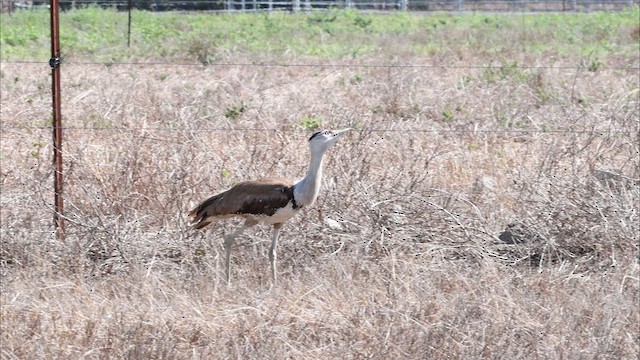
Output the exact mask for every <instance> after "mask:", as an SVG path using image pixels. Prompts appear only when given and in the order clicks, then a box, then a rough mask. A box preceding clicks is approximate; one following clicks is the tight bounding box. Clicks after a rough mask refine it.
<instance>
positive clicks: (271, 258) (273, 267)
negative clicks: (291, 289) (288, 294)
mask: <svg viewBox="0 0 640 360" xmlns="http://www.w3.org/2000/svg"><path fill="white" fill-rule="evenodd" d="M281 227H282V223H277V224H273V237H272V238H271V248H270V249H269V261H270V262H271V277H272V278H273V284H274V285H276V284H277V283H278V278H277V277H276V247H277V246H278V235H280V228H281Z"/></svg>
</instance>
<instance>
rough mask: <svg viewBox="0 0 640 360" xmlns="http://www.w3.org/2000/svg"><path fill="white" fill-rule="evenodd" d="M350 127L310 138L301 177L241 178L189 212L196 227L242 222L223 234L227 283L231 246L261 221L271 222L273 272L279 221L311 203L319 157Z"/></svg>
mask: <svg viewBox="0 0 640 360" xmlns="http://www.w3.org/2000/svg"><path fill="white" fill-rule="evenodd" d="M349 130H351V129H343V130H338V131H329V130H325V131H319V132H317V133H315V134H313V135H312V136H311V137H310V138H309V150H310V152H311V163H310V165H309V170H308V171H307V174H306V175H305V177H304V178H302V179H300V180H298V181H297V182H293V181H290V180H287V179H281V178H263V179H259V180H251V181H245V182H242V183H240V184H238V185H236V186H234V187H232V188H231V189H229V190H227V191H225V192H222V193H220V194H217V195H214V196H212V197H210V198H208V199H207V200H205V201H203V202H202V203H201V204H200V205H198V206H197V207H196V208H195V209H193V210H192V211H191V212H190V213H189V216H190V217H192V220H191V222H192V223H193V224H194V225H193V227H194V228H195V229H201V228H203V227H205V226H207V225H208V224H210V223H211V222H214V221H216V220H219V219H225V218H231V217H240V218H243V219H244V220H245V221H244V224H242V225H241V226H240V227H239V228H238V229H236V230H235V231H234V232H232V233H230V234H226V235H224V236H223V238H224V249H225V252H226V259H225V264H226V268H227V283H229V282H230V280H231V265H230V257H231V247H232V246H233V242H234V240H235V239H236V238H237V237H238V236H240V234H242V232H244V230H245V229H247V228H250V227H252V226H255V225H257V224H260V223H264V224H272V225H273V235H272V238H271V247H270V249H269V261H270V263H271V276H272V277H273V282H274V284H275V283H277V276H276V247H277V246H278V235H279V234H280V228H281V227H282V224H283V223H284V222H285V221H287V220H289V219H290V218H291V217H293V216H294V215H295V214H296V213H298V212H299V211H300V209H302V208H304V207H307V206H311V205H313V203H314V202H315V200H316V198H317V197H318V193H319V191H320V182H321V178H322V158H323V156H324V154H325V152H326V151H327V150H328V149H329V148H330V147H331V145H333V144H334V143H335V142H336V141H337V140H338V138H339V137H340V136H341V135H343V134H344V133H345V132H347V131H349Z"/></svg>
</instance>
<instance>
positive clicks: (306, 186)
mask: <svg viewBox="0 0 640 360" xmlns="http://www.w3.org/2000/svg"><path fill="white" fill-rule="evenodd" d="M323 157H324V152H318V153H313V152H312V153H311V164H310V165H309V170H307V175H306V176H305V177H304V178H303V179H302V180H300V181H298V182H297V183H296V184H295V186H294V189H293V196H294V198H295V200H296V204H298V205H299V206H310V205H312V204H313V203H314V202H315V201H316V198H317V197H318V193H319V192H320V183H321V181H322V158H323Z"/></svg>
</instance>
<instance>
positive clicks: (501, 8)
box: [0, 0, 640, 12]
mask: <svg viewBox="0 0 640 360" xmlns="http://www.w3.org/2000/svg"><path fill="white" fill-rule="evenodd" d="M639 4H640V0H435V1H434V0H63V1H60V7H61V8H62V10H68V9H71V8H77V7H86V6H91V5H97V6H101V7H115V8H117V9H119V10H127V9H129V8H133V9H142V10H149V11H172V10H182V11H274V10H283V11H294V12H297V11H313V10H322V9H328V8H338V9H357V10H366V11H396V10H402V11H427V12H429V11H494V12H509V11H517V12H520V11H527V12H543V11H585V12H588V11H598V10H620V9H623V8H626V7H629V6H633V5H639ZM2 5H3V6H2V9H0V10H2V11H12V10H13V9H21V8H30V7H43V6H45V7H46V6H48V5H49V1H43V0H33V1H12V2H10V3H5V2H4V1H3V2H2Z"/></svg>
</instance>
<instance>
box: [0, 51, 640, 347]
mask: <svg viewBox="0 0 640 360" xmlns="http://www.w3.org/2000/svg"><path fill="white" fill-rule="evenodd" d="M419 61H420V60H419V59H415V63H419ZM1 70H2V79H3V81H2V94H3V96H2V124H3V132H2V177H1V179H2V209H1V216H2V224H1V227H0V230H1V235H2V247H1V253H0V270H1V271H2V283H1V290H2V294H1V297H0V299H1V301H2V310H1V319H2V323H1V326H2V357H3V358H6V359H24V358H258V357H259V358H278V359H281V358H296V359H297V358H330V357H340V358H611V359H613V358H615V359H633V358H636V357H637V355H638V353H639V351H640V349H639V345H638V343H639V340H640V329H639V325H638V324H640V310H639V309H638V303H639V301H640V296H639V295H640V293H639V291H640V284H639V282H640V280H639V279H640V272H639V268H638V232H639V231H640V229H639V225H638V208H639V206H640V190H639V188H638V180H639V179H640V170H639V168H640V164H639V159H638V150H639V145H638V134H639V132H638V131H639V130H638V129H639V120H638V118H639V93H638V83H637V71H635V70H623V69H611V68H609V69H606V68H604V69H596V71H589V69H587V68H586V67H580V68H565V67H560V68H535V67H534V68H522V67H519V66H513V65H510V64H504V66H497V67H493V68H474V67H456V68H432V67H395V68H394V67H391V68H382V67H362V68H358V67H338V68H334V67H330V66H326V67H317V66H308V67H306V66H300V67H250V66H249V67H234V66H212V67H195V66H191V67H189V66H187V67H184V66H183V67H179V66H170V65H168V66H146V67H143V66H126V65H114V66H108V67H104V66H97V65H73V64H71V65H67V66H65V71H64V76H63V89H64V92H63V104H64V105H63V113H64V122H65V124H66V125H65V126H66V127H67V128H66V129H65V145H64V146H65V147H64V157H65V180H66V182H65V205H66V217H67V234H66V241H65V242H64V243H61V242H58V241H57V240H56V239H55V237H54V236H53V234H52V232H53V229H52V213H51V211H52V205H51V203H52V195H51V187H52V185H51V175H52V169H51V166H50V165H51V144H50V143H51V141H50V137H51V135H50V133H49V130H47V129H40V128H39V127H38V126H42V125H46V124H47V121H48V119H49V117H50V109H49V93H48V78H47V76H48V70H47V69H46V67H45V66H43V65H39V64H6V63H5V64H2V69H1ZM592 70H593V69H592ZM315 123H320V124H321V127H328V128H341V127H346V126H350V127H354V128H356V129H358V130H357V131H354V132H352V133H351V134H350V135H348V136H347V137H344V138H343V139H341V140H340V142H339V143H338V144H337V145H336V146H335V147H334V148H333V149H332V150H331V151H330V153H329V154H328V155H327V159H326V171H325V175H326V176H325V178H324V184H323V189H322V192H321V197H320V198H319V200H318V203H317V204H316V205H314V207H312V208H310V209H307V210H305V211H304V212H303V213H302V214H300V215H299V216H298V217H296V218H294V219H293V220H292V221H290V222H289V223H288V224H287V225H286V227H285V229H284V232H283V237H282V242H281V245H280V247H279V249H278V252H279V259H280V262H279V264H278V271H279V273H280V274H281V277H280V279H281V280H282V281H281V284H280V285H279V286H278V287H276V288H272V287H271V286H270V285H271V283H270V278H269V272H268V260H267V259H268V257H267V255H266V251H267V248H268V244H267V242H268V232H269V229H268V228H266V227H260V228H256V229H255V230H254V231H251V232H248V234H246V236H243V237H242V239H240V240H239V242H238V244H237V246H236V248H235V249H234V252H233V256H232V271H233V273H234V276H233V277H234V279H236V281H235V283H234V284H233V285H232V286H231V287H227V286H226V285H225V283H224V270H223V266H222V261H221V258H222V254H223V251H222V248H221V241H220V238H221V234H222V233H223V232H224V231H229V230H230V229H232V228H233V226H234V225H235V224H234V223H233V222H231V223H221V224H219V225H216V226H213V227H212V229H210V230H208V231H206V232H204V233H193V232H191V231H189V230H188V227H187V225H186V222H185V220H186V219H185V212H186V211H187V210H189V208H190V207H191V206H193V205H194V204H196V203H197V202H198V201H199V200H201V199H203V198H204V197H206V196H208V195H210V194H212V193H215V192H217V191H221V190H224V189H226V188H227V187H229V186H231V185H233V184H234V183H236V182H238V181H242V180H244V179H249V178H255V177H259V176H265V175H278V176H291V177H299V176H302V175H303V174H304V171H305V167H306V164H307V160H308V159H307V158H308V154H307V150H306V139H307V138H308V136H309V134H310V133H311V132H312V131H313V130H312V129H310V128H311V127H313V124H315ZM508 224H518V225H517V226H518V229H519V232H520V233H519V236H520V239H524V242H523V243H520V244H512V245H509V244H505V243H504V242H503V241H501V240H500V239H499V238H498V237H499V235H500V234H501V233H502V232H503V231H504V230H505V228H506V227H507V225H508Z"/></svg>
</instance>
